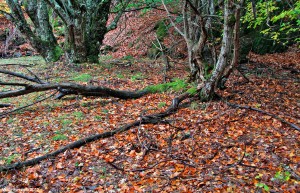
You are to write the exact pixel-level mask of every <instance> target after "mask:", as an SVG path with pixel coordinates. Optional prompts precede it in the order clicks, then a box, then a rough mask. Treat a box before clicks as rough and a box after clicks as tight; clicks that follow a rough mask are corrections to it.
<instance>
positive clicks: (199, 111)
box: [0, 51, 300, 192]
mask: <svg viewBox="0 0 300 193" xmlns="http://www.w3.org/2000/svg"><path fill="white" fill-rule="evenodd" d="M7 62H8V61H4V60H1V63H7ZM128 62H130V63H131V65H124V64H127V63H128ZM5 69H8V70H11V71H16V72H23V73H27V74H28V71H27V70H26V69H25V68H22V67H21V66H16V65H11V66H5ZM299 69H300V53H299V52H292V51H290V52H286V53H282V54H268V55H264V56H259V55H255V54H252V55H250V61H249V62H248V63H245V64H241V71H242V72H243V73H244V74H245V75H246V76H247V78H248V79H249V80H250V82H248V83H246V82H245V79H243V77H242V76H241V75H240V74H239V73H238V72H237V71H234V73H233V74H232V75H231V76H230V78H229V80H228V82H227V87H228V88H227V89H225V90H223V91H218V94H219V95H220V96H221V97H222V100H218V101H209V102H205V103H204V102H199V101H192V102H190V103H188V105H186V106H184V107H181V108H180V109H179V110H178V112H177V113H175V114H174V115H171V116H170V117H168V118H166V120H167V122H166V121H165V122H161V123H159V124H156V125H151V124H148V125H140V126H139V127H134V128H132V129H131V130H129V131H127V132H123V133H120V134H116V135H115V136H113V137H111V138H107V139H102V140H97V141H95V142H92V143H89V144H87V145H85V146H82V147H80V148H77V149H72V150H69V151H66V152H65V153H63V154H60V155H58V156H57V157H53V158H51V159H48V160H45V161H42V162H41V163H39V164H37V165H35V166H32V167H26V168H22V169H21V170H14V171H8V172H2V173H0V191H1V192H9V191H12V192H14V191H16V192H18V191H24V192H26V191H28V192H261V191H266V192H268V191H272V192H297V191H299V190H300V181H299V180H300V164H299V163H300V132H299V131H297V130H295V129H294V128H292V127H290V126H289V125H287V124H284V123H282V122H281V121H280V120H278V119H276V118H273V117H272V116H269V115H266V114H262V113H260V112H257V111H252V110H247V109H240V108H233V107H230V106H228V105H227V103H226V101H228V102H230V103H234V104H239V105H247V106H251V107H254V108H257V109H261V110H263V111H266V112H269V113H271V114H274V115H277V116H279V117H280V118H282V119H285V120H286V121H288V122H290V123H293V124H295V125H297V126H299V125H300V72H299ZM30 71H32V72H34V73H36V75H37V76H39V77H41V78H45V79H46V80H48V81H50V82H65V81H69V82H77V83H81V84H92V85H101V86H107V87H110V88H114V89H120V90H137V89H141V88H144V87H146V86H147V85H153V84H159V83H163V82H164V64H163V63H162V62H161V61H160V60H157V61H153V60H149V59H142V58H140V59H136V58H131V57H127V58H126V61H123V62H121V63H118V64H117V63H116V62H115V60H114V59H113V58H112V57H110V56H106V57H103V58H102V59H101V62H100V64H83V65H66V64H62V63H56V64H54V65H53V66H50V65H47V64H45V63H37V64H36V65H32V66H31V67H30ZM187 74H188V71H187V69H186V66H185V65H184V61H178V63H176V64H175V63H172V68H171V69H170V70H169V71H168V72H167V74H166V76H167V78H166V79H167V81H170V80H174V79H176V78H181V79H183V78H184V77H186V75H187ZM2 78H10V80H11V81H17V79H12V78H11V77H6V76H4V75H1V78H0V79H2ZM0 88H1V90H3V89H7V88H6V87H0ZM181 92H182V91H181V90H180V89H179V90H176V91H174V90H172V89H171V90H169V91H167V92H164V93H156V94H148V95H146V96H144V97H142V98H140V99H135V100H120V99H115V98H98V97H80V96H68V97H65V98H64V99H62V100H53V99H47V100H45V101H43V102H41V103H38V104H36V105H33V106H30V107H28V108H25V109H23V110H20V111H17V112H15V113H13V114H11V115H9V116H5V117H4V118H0V165H5V164H11V163H14V162H17V161H24V160H28V159H31V158H34V157H37V156H41V155H44V154H46V153H48V152H51V151H54V150H56V149H58V148H60V147H61V146H64V145H66V144H68V143H70V142H72V141H76V140H78V139H80V138H83V137H86V136H89V135H93V134H96V133H102V132H105V131H110V130H113V129H115V128H117V127H120V126H122V125H125V124H126V123H129V122H130V121H134V120H137V119H138V118H139V117H140V116H143V115H146V114H150V113H154V112H160V111H163V110H164V109H166V108H167V107H168V105H170V104H171V100H172V98H173V97H175V96H178V95H179V94H180V93H181ZM52 93H53V92H47V93H45V92H41V93H33V94H30V95H27V96H21V97H17V98H9V99H0V103H10V104H13V106H12V107H8V108H2V109H0V113H1V112H7V111H9V110H12V109H14V108H18V107H20V106H24V105H27V104H30V103H32V102H34V101H36V100H39V99H42V98H44V97H46V96H49V95H51V94H52Z"/></svg>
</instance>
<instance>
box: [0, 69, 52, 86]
mask: <svg viewBox="0 0 300 193" xmlns="http://www.w3.org/2000/svg"><path fill="white" fill-rule="evenodd" d="M0 73H2V74H7V75H11V76H15V77H18V78H22V79H25V80H28V81H30V82H35V83H40V84H44V83H46V82H43V81H41V80H40V79H39V78H38V79H37V78H36V77H30V76H26V75H24V74H20V73H17V72H11V71H8V70H2V69H0Z"/></svg>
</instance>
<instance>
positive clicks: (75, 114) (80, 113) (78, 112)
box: [72, 111, 84, 119]
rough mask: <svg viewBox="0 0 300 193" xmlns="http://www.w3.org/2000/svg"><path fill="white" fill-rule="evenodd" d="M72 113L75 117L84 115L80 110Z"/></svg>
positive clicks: (81, 117)
mask: <svg viewBox="0 0 300 193" xmlns="http://www.w3.org/2000/svg"><path fill="white" fill-rule="evenodd" d="M72 115H73V116H74V117H75V118H76V119H83V117H84V113H83V112H80V111H76V112H73V113H72Z"/></svg>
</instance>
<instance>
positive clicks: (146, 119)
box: [0, 93, 192, 172]
mask: <svg viewBox="0 0 300 193" xmlns="http://www.w3.org/2000/svg"><path fill="white" fill-rule="evenodd" d="M190 97H192V95H190V94H189V93H184V94H182V95H180V96H179V97H176V98H174V99H173V100H172V104H171V105H170V106H169V107H168V109H167V110H165V111H163V112H161V113H156V114H150V115H146V116H142V117H140V118H139V119H138V120H136V121H133V122H131V123H129V124H127V125H125V126H123V127H120V128H117V129H115V130H112V131H107V132H104V133H99V134H95V135H91V136H88V137H86V138H82V139H80V140H78V141H75V142H72V143H70V144H68V145H66V146H64V147H61V148H60V149H58V150H56V151H53V152H51V153H48V154H45V155H43V156H40V157H36V158H33V159H30V160H27V161H24V162H17V163H14V164H10V165H6V166H0V172H3V171H8V170H14V169H20V168H22V167H26V166H33V165H35V164H38V163H39V162H41V161H43V160H45V159H48V158H50V157H55V156H57V155H59V154H61V153H63V152H65V151H67V150H68V149H74V148H79V147H81V146H83V145H85V144H87V143H90V142H93V141H96V140H98V139H104V138H108V137H112V136H114V135H115V134H117V133H122V132H124V131H128V130H129V129H131V128H132V127H134V126H139V125H141V124H156V123H159V122H161V121H162V119H163V118H165V117H167V116H169V115H171V114H174V113H175V112H176V111H177V109H178V106H179V104H180V103H181V102H182V101H183V100H185V99H187V98H190Z"/></svg>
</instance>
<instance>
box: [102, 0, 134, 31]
mask: <svg viewBox="0 0 300 193" xmlns="http://www.w3.org/2000/svg"><path fill="white" fill-rule="evenodd" d="M130 1H131V0H126V1H125V2H124V4H123V5H122V8H121V9H120V10H119V11H118V13H117V15H116V17H115V18H114V20H113V21H112V22H111V24H110V25H109V26H108V27H107V31H111V30H114V29H116V28H117V24H118V22H119V20H120V18H121V16H122V15H123V13H124V11H125V9H126V7H127V6H128V4H129V3H130Z"/></svg>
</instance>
